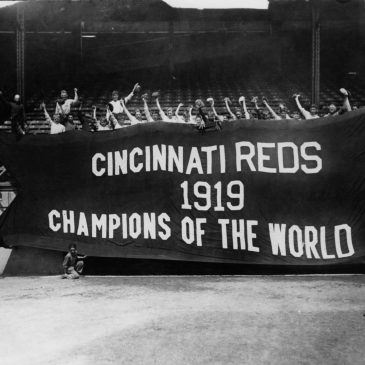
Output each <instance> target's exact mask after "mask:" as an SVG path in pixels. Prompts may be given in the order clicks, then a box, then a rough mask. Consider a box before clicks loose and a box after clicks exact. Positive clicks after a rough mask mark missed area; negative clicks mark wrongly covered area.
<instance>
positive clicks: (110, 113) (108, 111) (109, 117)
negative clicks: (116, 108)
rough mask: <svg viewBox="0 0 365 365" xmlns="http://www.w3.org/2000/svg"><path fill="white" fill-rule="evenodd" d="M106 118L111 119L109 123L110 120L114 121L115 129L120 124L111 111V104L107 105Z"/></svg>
mask: <svg viewBox="0 0 365 365" xmlns="http://www.w3.org/2000/svg"><path fill="white" fill-rule="evenodd" d="M106 118H107V120H108V121H109V123H110V122H111V123H112V125H113V128H114V129H115V127H116V126H117V125H118V120H117V118H116V117H115V116H114V114H113V113H112V112H111V111H110V109H109V105H107V107H106Z"/></svg>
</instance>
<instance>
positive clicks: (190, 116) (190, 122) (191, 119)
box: [188, 105, 196, 124]
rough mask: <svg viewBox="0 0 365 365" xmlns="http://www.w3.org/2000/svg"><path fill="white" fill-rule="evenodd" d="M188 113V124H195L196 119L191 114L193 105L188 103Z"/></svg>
mask: <svg viewBox="0 0 365 365" xmlns="http://www.w3.org/2000/svg"><path fill="white" fill-rule="evenodd" d="M188 113H189V122H188V123H189V124H196V120H195V118H194V116H193V106H192V105H189V108H188Z"/></svg>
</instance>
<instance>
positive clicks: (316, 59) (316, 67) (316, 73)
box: [312, 0, 321, 106]
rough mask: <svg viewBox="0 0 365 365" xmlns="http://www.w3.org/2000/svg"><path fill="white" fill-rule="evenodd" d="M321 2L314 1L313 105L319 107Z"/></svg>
mask: <svg viewBox="0 0 365 365" xmlns="http://www.w3.org/2000/svg"><path fill="white" fill-rule="evenodd" d="M320 26H321V22H320V0H312V104H317V106H318V105H319V101H320V87H321V75H320V67H321V63H320V52H321V43H320V42H321V38H320V30H321V28H320Z"/></svg>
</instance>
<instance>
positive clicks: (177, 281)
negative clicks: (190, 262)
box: [0, 275, 365, 365]
mask: <svg viewBox="0 0 365 365" xmlns="http://www.w3.org/2000/svg"><path fill="white" fill-rule="evenodd" d="M364 284H365V276H361V275H358V276H299V277H298V276H270V277H268V276H239V277H221V276H220V277H216V276H194V277H83V278H81V279H80V280H75V281H69V280H61V279H60V278H59V277H29V278H3V279H1V280H0V363H1V364H2V365H8V364H9V365H10V364H16V365H19V364H25V365H31V364H35V365H42V364H52V365H61V364H62V365H65V364H67V365H84V364H93V365H99V364H103V365H104V364H255V365H256V364H281V365H285V364H321V365H323V364H341V365H342V364H352V365H353V364H364V359H365V285H364Z"/></svg>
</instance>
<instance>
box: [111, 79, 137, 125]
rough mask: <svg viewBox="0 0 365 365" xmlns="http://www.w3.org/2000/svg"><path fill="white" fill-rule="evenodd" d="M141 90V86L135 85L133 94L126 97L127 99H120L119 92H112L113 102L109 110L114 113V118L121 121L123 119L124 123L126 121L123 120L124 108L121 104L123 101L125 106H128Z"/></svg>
mask: <svg viewBox="0 0 365 365" xmlns="http://www.w3.org/2000/svg"><path fill="white" fill-rule="evenodd" d="M140 89H141V87H140V86H139V84H138V83H137V84H135V85H134V86H133V90H132V92H131V93H130V94H129V95H128V96H126V97H125V98H121V99H119V92H118V91H116V90H114V91H113V92H112V100H111V101H110V102H109V104H108V105H109V110H110V111H111V112H112V113H113V115H114V117H115V118H116V119H117V120H119V119H121V120H122V121H123V120H124V118H123V106H122V104H121V103H120V101H121V100H123V101H124V103H125V104H127V103H128V102H129V101H130V100H132V98H133V96H134V94H135V93H136V92H138V91H139V90H140Z"/></svg>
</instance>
